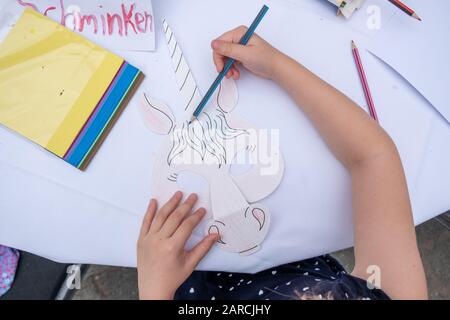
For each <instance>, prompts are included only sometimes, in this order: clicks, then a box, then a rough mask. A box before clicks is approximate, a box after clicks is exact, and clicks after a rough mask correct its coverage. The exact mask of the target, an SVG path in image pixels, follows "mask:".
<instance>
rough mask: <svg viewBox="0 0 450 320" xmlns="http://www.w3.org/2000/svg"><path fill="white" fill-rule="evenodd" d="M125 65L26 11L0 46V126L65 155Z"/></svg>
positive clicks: (46, 19) (115, 57)
mask: <svg viewBox="0 0 450 320" xmlns="http://www.w3.org/2000/svg"><path fill="white" fill-rule="evenodd" d="M122 63H123V59H122V58H120V57H118V56H116V55H114V54H112V53H110V52H108V51H106V50H105V49H103V48H101V47H99V46H97V45H95V44H93V43H92V42H90V41H88V40H86V39H84V38H83V37H81V36H79V35H77V34H75V33H73V32H71V31H69V30H68V29H66V28H64V27H63V26H61V25H59V24H58V23H56V22H54V21H52V20H50V19H48V18H46V17H44V16H42V15H41V14H39V13H37V12H35V11H33V10H31V9H26V10H25V11H24V13H23V15H22V16H21V18H20V19H19V20H18V22H17V24H16V25H15V27H14V28H13V29H12V31H11V32H10V33H9V34H8V36H7V37H6V39H5V40H4V41H3V43H1V44H0V123H2V124H3V125H5V126H7V127H9V128H11V129H13V130H15V131H17V132H19V133H20V134H22V135H24V136H25V137H27V138H29V139H30V140H32V141H34V142H36V143H38V144H40V145H41V146H43V147H45V148H46V149H48V150H49V151H51V152H53V153H55V154H56V155H58V156H60V157H63V156H64V154H65V153H66V151H67V150H68V149H69V147H70V145H71V144H72V142H73V141H74V140H75V138H76V136H77V135H78V133H79V132H80V130H81V129H82V127H83V125H84V124H85V123H86V121H87V119H88V118H89V116H90V115H91V113H92V112H93V110H94V109H95V107H96V106H97V104H98V102H99V101H100V99H101V98H102V96H103V94H104V93H105V91H106V90H107V89H108V87H109V85H110V83H111V82H112V81H113V79H114V76H115V75H116V73H117V71H118V70H119V68H120V66H121V65H122Z"/></svg>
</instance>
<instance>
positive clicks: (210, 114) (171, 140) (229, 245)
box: [140, 21, 284, 254]
mask: <svg viewBox="0 0 450 320" xmlns="http://www.w3.org/2000/svg"><path fill="white" fill-rule="evenodd" d="M164 32H165V35H166V40H167V45H168V48H169V54H170V57H171V61H172V65H173V68H174V71H175V75H176V78H177V83H178V87H179V90H180V94H181V96H182V97H183V100H184V102H185V105H184V112H183V115H182V117H181V119H180V120H179V121H176V120H175V117H174V116H173V113H172V111H171V109H170V108H169V107H168V106H167V105H165V104H164V103H162V102H160V101H157V100H155V99H154V98H152V97H149V96H148V95H147V94H145V93H144V94H143V97H142V103H141V108H140V110H141V114H142V117H143V119H144V123H145V124H146V126H147V127H148V128H149V129H150V130H151V131H153V132H154V133H157V134H160V135H164V136H165V139H164V141H163V143H162V146H161V149H160V151H159V153H158V156H157V159H156V161H155V164H154V169H153V175H152V190H153V192H154V194H155V196H156V198H158V200H159V201H160V202H165V201H167V200H168V199H169V198H170V196H171V195H172V194H173V193H174V192H175V191H176V190H178V189H179V186H178V184H177V181H178V177H179V175H180V173H183V172H189V173H194V174H196V175H199V176H201V177H203V178H204V179H205V180H206V181H207V182H208V185H209V189H208V190H207V191H205V192H204V193H199V203H198V206H202V207H205V208H206V209H207V211H208V212H212V220H210V221H209V222H208V223H207V226H206V233H212V232H213V233H219V234H220V235H221V240H220V241H218V243H219V245H220V246H221V247H222V248H223V249H224V250H227V251H231V252H237V253H240V254H251V253H253V252H256V251H257V250H258V249H259V245H260V244H261V242H262V241H263V240H264V238H265V236H266V234H267V231H268V228H269V224H270V215H269V211H268V209H267V208H265V207H264V206H262V205H261V204H258V203H255V202H256V201H259V200H261V199H262V198H264V197H266V196H268V195H269V194H270V193H272V192H273V191H274V190H275V189H276V187H277V186H278V185H279V183H280V182H281V178H282V176H283V169H284V168H283V160H282V157H281V155H280V154H279V152H278V150H273V155H272V157H271V158H270V163H269V164H267V163H265V164H264V165H265V166H267V165H272V166H273V165H274V164H275V166H274V167H275V168H276V170H272V171H273V172H271V173H270V174H262V172H263V171H264V165H263V164H262V163H258V162H257V161H256V162H255V163H254V164H253V165H252V167H251V168H250V170H249V171H247V172H246V173H244V174H242V175H238V176H233V175H231V174H230V165H231V163H232V162H233V160H234V159H235V157H236V155H237V154H239V153H240V152H246V153H247V154H249V155H250V156H251V155H256V153H257V151H258V147H259V142H258V141H257V139H253V138H252V137H254V136H255V135H254V134H253V133H254V132H256V129H255V128H254V126H252V125H251V124H249V123H248V122H247V121H245V120H244V119H243V118H241V117H239V115H237V114H235V113H234V112H232V111H233V109H234V107H235V106H236V105H237V102H238V92H237V87H236V83H235V82H234V80H232V79H224V80H223V81H222V83H221V84H220V86H219V88H218V90H217V92H216V94H215V96H214V97H213V99H212V103H211V105H208V106H207V107H206V108H205V109H204V111H203V112H202V113H201V115H200V116H199V118H198V120H196V121H193V122H192V123H189V120H190V117H191V115H192V113H193V111H194V110H195V108H196V107H197V105H198V104H199V102H200V101H201V99H202V97H201V95H200V92H199V89H198V86H197V84H196V82H195V79H194V77H193V74H192V72H191V70H190V68H189V66H188V64H187V63H186V60H185V59H184V56H183V52H182V51H181V48H180V46H179V44H178V42H177V40H176V38H175V36H174V34H173V32H172V30H171V29H170V27H169V25H168V24H167V23H166V22H165V21H164ZM254 158H257V157H254Z"/></svg>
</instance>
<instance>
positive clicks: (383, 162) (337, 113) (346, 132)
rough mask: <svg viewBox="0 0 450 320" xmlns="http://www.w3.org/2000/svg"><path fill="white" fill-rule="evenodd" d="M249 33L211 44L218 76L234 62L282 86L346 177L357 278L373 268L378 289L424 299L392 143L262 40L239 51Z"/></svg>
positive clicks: (329, 88)
mask: <svg viewBox="0 0 450 320" xmlns="http://www.w3.org/2000/svg"><path fill="white" fill-rule="evenodd" d="M245 30H246V29H245V27H239V28H237V29H235V30H232V31H230V32H227V33H226V34H224V35H223V36H222V37H220V38H219V39H218V40H215V41H213V43H212V47H213V50H214V56H213V58H214V62H215V64H216V67H217V70H218V71H221V70H222V68H223V65H224V61H225V59H226V57H232V58H234V59H236V60H237V61H239V62H240V63H241V64H242V65H243V66H244V67H246V68H247V69H249V70H250V71H252V72H254V73H256V74H257V75H260V76H262V77H265V78H269V79H273V80H274V81H275V82H277V83H278V84H279V85H280V86H281V87H283V88H284V89H285V90H286V91H287V92H288V93H289V94H290V95H291V97H292V98H293V99H294V100H295V102H296V103H297V105H298V106H299V107H300V108H301V110H302V111H303V112H304V113H305V115H306V116H307V117H308V118H309V119H310V120H311V122H312V123H313V124H314V126H315V127H316V128H317V130H318V131H319V132H320V134H321V136H322V137H323V139H324V140H325V142H326V143H327V145H328V146H329V148H330V149H331V150H332V151H333V153H334V154H335V156H336V157H337V158H338V159H339V160H340V161H341V162H342V163H343V165H344V166H345V167H346V168H347V169H348V170H349V172H350V174H351V179H352V199H353V200H352V201H353V220H354V239H355V269H354V271H353V274H354V275H356V276H358V277H361V278H364V279H366V278H367V277H368V276H369V274H367V268H368V267H369V266H371V265H376V266H379V267H380V270H381V287H382V289H384V290H385V291H386V293H387V294H389V295H390V296H391V297H392V298H426V297H427V288H426V281H425V275H424V271H423V266H422V262H421V259H420V255H419V252H418V249H417V244H416V236H415V230H414V224H413V219H412V212H411V205H410V201H409V195H408V189H407V185H406V179H405V175H404V172H403V167H402V164H401V161H400V157H399V154H398V152H397V149H396V147H395V145H394V143H393V141H392V140H391V138H390V137H389V136H388V134H387V133H386V132H385V131H384V130H383V129H382V128H381V127H380V126H379V125H377V124H376V123H375V122H374V121H373V120H372V119H371V118H370V117H369V116H368V115H367V113H366V112H364V111H363V110H362V109H361V108H360V107H359V106H357V105H356V104H355V103H354V102H353V101H352V100H350V99H349V98H348V97H346V96H345V95H344V94H342V93H341V92H339V91H338V90H336V89H335V88H333V87H332V86H330V85H329V84H327V83H326V82H324V81H323V80H321V79H320V78H318V77H317V76H316V75H314V74H313V73H311V72H310V71H309V70H307V69H306V68H305V67H303V66H302V65H301V64H299V63H298V62H296V61H294V60H293V59H291V58H289V57H287V56H286V55H284V54H282V53H281V52H279V51H278V50H276V49H274V48H273V47H272V46H270V45H269V44H268V43H267V42H265V41H264V40H262V39H261V38H260V37H258V36H257V35H254V36H253V37H252V38H251V40H250V42H249V44H248V46H246V47H244V46H241V45H239V44H237V42H238V41H239V39H240V37H241V36H242V34H244V33H245ZM349 50H350V48H349ZM239 75H240V74H239V71H238V70H237V68H236V67H233V68H232V70H230V72H229V73H228V75H227V76H228V77H230V76H233V77H234V78H236V79H237V78H239Z"/></svg>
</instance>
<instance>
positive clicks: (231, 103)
mask: <svg viewBox="0 0 450 320" xmlns="http://www.w3.org/2000/svg"><path fill="white" fill-rule="evenodd" d="M238 99H239V94H238V90H237V86H236V82H235V81H234V79H233V78H230V79H227V78H224V79H223V80H222V82H221V83H220V84H219V88H218V89H217V90H216V93H215V94H214V97H213V104H214V106H215V107H216V108H220V109H221V110H222V111H223V112H226V113H228V112H231V111H232V110H233V109H234V107H235V106H236V105H237V103H238Z"/></svg>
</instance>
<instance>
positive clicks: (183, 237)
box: [172, 208, 206, 248]
mask: <svg viewBox="0 0 450 320" xmlns="http://www.w3.org/2000/svg"><path fill="white" fill-rule="evenodd" d="M205 214H206V210H205V208H200V209H198V210H197V211H195V212H194V213H193V214H192V215H190V216H189V217H187V218H186V219H184V221H183V222H182V223H181V225H180V227H179V228H178V230H177V231H176V232H175V233H174V234H173V236H172V237H173V238H174V240H175V241H176V242H177V243H179V244H180V246H181V247H182V248H184V245H185V244H186V241H187V240H188V239H189V237H190V236H191V235H192V232H193V231H194V229H195V227H197V225H198V224H199V223H200V221H202V219H203V217H204V216H205Z"/></svg>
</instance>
